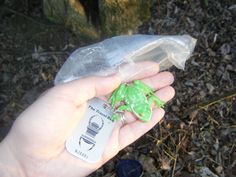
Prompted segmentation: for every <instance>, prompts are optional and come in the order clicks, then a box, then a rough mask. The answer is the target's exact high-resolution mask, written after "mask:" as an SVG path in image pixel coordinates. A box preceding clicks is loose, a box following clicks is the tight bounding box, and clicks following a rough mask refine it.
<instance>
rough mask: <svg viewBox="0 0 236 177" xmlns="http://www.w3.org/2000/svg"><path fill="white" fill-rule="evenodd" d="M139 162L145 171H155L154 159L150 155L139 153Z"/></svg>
mask: <svg viewBox="0 0 236 177" xmlns="http://www.w3.org/2000/svg"><path fill="white" fill-rule="evenodd" d="M139 162H140V163H141V164H142V166H143V169H144V170H145V171H148V172H149V173H154V172H156V171H157V168H156V167H155V165H154V163H155V160H154V158H152V157H149V156H145V155H143V154H142V155H140V157H139Z"/></svg>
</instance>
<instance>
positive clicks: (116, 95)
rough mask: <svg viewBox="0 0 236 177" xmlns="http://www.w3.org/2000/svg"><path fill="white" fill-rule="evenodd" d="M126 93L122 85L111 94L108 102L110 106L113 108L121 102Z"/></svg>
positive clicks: (124, 85) (124, 86)
mask: <svg viewBox="0 0 236 177" xmlns="http://www.w3.org/2000/svg"><path fill="white" fill-rule="evenodd" d="M125 91H126V84H124V83H122V84H121V85H120V86H119V87H118V88H117V89H116V90H115V91H114V92H113V93H112V94H111V97H110V98H109V102H110V103H111V106H112V107H113V108H114V107H115V105H116V104H117V103H119V102H120V101H122V100H123V99H124V97H125Z"/></svg>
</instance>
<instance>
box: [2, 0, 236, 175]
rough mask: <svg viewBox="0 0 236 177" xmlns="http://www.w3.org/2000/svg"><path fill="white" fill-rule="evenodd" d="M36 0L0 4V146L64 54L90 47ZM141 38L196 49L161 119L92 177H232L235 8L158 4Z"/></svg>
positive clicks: (235, 160)
mask: <svg viewBox="0 0 236 177" xmlns="http://www.w3.org/2000/svg"><path fill="white" fill-rule="evenodd" d="M40 2H41V1H39V0H38V1H34V2H30V1H27V0H23V1H16V0H5V1H0V16H1V18H0V72H1V74H0V139H2V138H3V137H4V136H5V135H6V134H7V132H8V131H9V128H10V127H11V125H12V123H13V121H14V120H15V119H16V117H17V116H18V115H19V114H20V113H21V112H22V111H23V110H24V109H25V108H26V107H27V106H29V105H30V104H31V103H32V102H33V101H34V100H35V99H36V98H37V97H38V96H39V95H40V94H41V93H42V92H43V91H45V90H46V89H47V88H49V87H51V86H52V85H53V79H54V77H55V74H56V73H57V71H58V70H59V69H60V66H61V65H62V64H63V62H64V61H65V60H66V58H67V57H68V55H69V54H70V53H71V52H72V51H73V50H75V49H76V48H78V47H80V46H84V45H87V44H88V43H89V42H88V41H83V40H81V39H80V38H78V37H77V36H75V35H73V34H72V33H71V31H70V30H69V29H66V28H64V27H63V26H60V25H57V24H53V23H52V22H49V21H47V20H46V19H45V18H44V16H43V13H42V4H41V3H40ZM151 10H152V17H151V19H150V20H149V21H147V22H145V24H143V25H142V26H140V28H139V33H143V34H158V35H167V34H175V35H180V34H189V35H191V36H193V37H195V38H196V39H197V40H198V41H197V46H196V48H195V51H194V53H193V55H192V57H191V58H190V59H189V60H188V61H187V63H186V67H185V70H184V71H182V70H178V69H176V68H171V69H170V71H171V72H172V73H173V74H174V75H175V83H174V85H173V86H174V87H175V89H176V96H175V98H174V99H173V100H172V101H171V102H170V103H169V104H168V106H167V107H166V116H165V118H164V119H163V120H162V121H161V123H159V124H158V125H156V126H155V127H154V128H153V129H152V130H151V131H150V132H148V133H147V134H145V135H144V136H143V137H142V138H140V139H139V140H138V141H136V142H135V143H134V144H132V145H130V146H129V147H127V148H125V149H124V150H123V151H121V152H120V153H119V154H118V155H117V156H116V157H114V158H113V159H112V160H111V161H109V162H108V163H107V164H106V165H104V166H103V167H102V168H100V169H98V170H97V171H96V172H94V173H93V174H92V175H91V176H115V171H114V169H115V164H116V162H117V161H118V160H119V159H127V158H131V159H136V160H139V162H140V163H141V164H142V165H143V168H144V174H143V176H153V177H154V176H156V177H169V176H176V177H177V176H181V177H197V176H201V177H205V176H219V177H228V176H231V177H233V176H236V167H235V165H236V119H235V118H236V21H235V19H236V2H235V1H232V0H224V1H220V0H217V1H215V0H209V1H208V5H207V4H206V1H200V0H192V1H188V0H184V1H183V0H168V1H164V0H157V3H156V4H155V5H154V6H153V7H152V9H151Z"/></svg>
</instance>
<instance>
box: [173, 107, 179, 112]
mask: <svg viewBox="0 0 236 177" xmlns="http://www.w3.org/2000/svg"><path fill="white" fill-rule="evenodd" d="M171 109H172V111H174V112H179V111H180V110H179V107H178V106H171Z"/></svg>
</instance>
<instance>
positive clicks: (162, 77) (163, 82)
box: [142, 71, 174, 90]
mask: <svg viewBox="0 0 236 177" xmlns="http://www.w3.org/2000/svg"><path fill="white" fill-rule="evenodd" d="M142 81H143V82H144V83H145V84H147V85H148V86H150V87H151V88H153V89H155V90H157V89H160V88H162V87H166V86H168V85H171V84H172V83H173V82H174V76H173V74H171V73H170V72H167V71H165V72H161V73H158V74H156V75H154V76H152V77H148V78H145V79H142Z"/></svg>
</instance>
